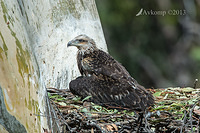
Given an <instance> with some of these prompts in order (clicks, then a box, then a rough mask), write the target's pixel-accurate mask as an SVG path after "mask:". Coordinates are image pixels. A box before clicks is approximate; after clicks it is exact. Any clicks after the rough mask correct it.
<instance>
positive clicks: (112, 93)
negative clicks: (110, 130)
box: [69, 35, 154, 111]
mask: <svg viewBox="0 0 200 133" xmlns="http://www.w3.org/2000/svg"><path fill="white" fill-rule="evenodd" d="M80 38H81V39H84V35H81V36H80V37H76V38H75V39H74V42H77V40H80ZM87 41H88V44H87V43H85V44H84V45H83V44H82V43H80V44H74V46H77V47H78V49H79V51H78V55H77V63H78V68H79V70H80V73H81V75H82V76H81V77H78V78H77V79H75V80H72V81H71V82H70V85H69V87H70V90H71V91H72V93H73V94H75V95H79V96H81V97H86V96H89V95H90V96H92V98H91V101H93V102H95V103H97V104H100V105H103V106H107V107H116V108H128V109H133V110H139V111H144V110H145V109H146V108H147V107H149V106H152V105H153V104H154V98H153V96H152V94H150V93H149V92H148V91H147V90H146V89H145V88H144V87H143V86H141V85H139V84H138V83H137V81H136V80H135V79H134V78H132V77H131V76H130V74H129V73H128V71H127V70H126V69H125V68H124V67H123V66H122V65H121V64H120V63H119V62H118V61H116V60H115V59H114V58H113V57H112V56H110V55H109V54H107V53H106V52H104V51H102V50H100V49H98V48H97V47H96V45H95V42H94V41H93V40H92V39H91V40H90V39H89V37H87V36H86V37H85V40H84V42H87ZM72 42H73V41H71V42H70V43H72ZM91 42H92V43H91ZM70 45H71V44H70ZM72 46H73V45H72Z"/></svg>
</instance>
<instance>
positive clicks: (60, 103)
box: [58, 102, 67, 106]
mask: <svg viewBox="0 0 200 133" xmlns="http://www.w3.org/2000/svg"><path fill="white" fill-rule="evenodd" d="M58 104H59V105H61V106H66V105H67V104H66V103H64V102H59V103H58Z"/></svg>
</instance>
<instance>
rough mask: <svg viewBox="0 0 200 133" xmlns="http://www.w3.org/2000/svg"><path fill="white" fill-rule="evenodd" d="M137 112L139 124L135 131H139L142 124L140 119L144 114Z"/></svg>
mask: <svg viewBox="0 0 200 133" xmlns="http://www.w3.org/2000/svg"><path fill="white" fill-rule="evenodd" d="M138 114H139V117H138V120H137V122H138V123H139V126H138V129H137V132H140V128H141V126H142V120H143V118H144V116H143V113H138Z"/></svg>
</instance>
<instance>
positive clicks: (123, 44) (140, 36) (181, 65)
mask: <svg viewBox="0 0 200 133" xmlns="http://www.w3.org/2000/svg"><path fill="white" fill-rule="evenodd" d="M184 2H186V1H173V2H172V1H140V0H136V1H133V0H126V1H120V0H112V1H108V0H96V3H97V7H98V11H99V15H100V18H101V22H102V26H103V29H104V33H105V38H106V41H107V44H108V49H109V52H110V54H111V55H112V56H113V57H114V58H115V59H117V60H118V61H119V62H121V63H122V64H123V65H124V66H125V67H126V69H128V71H129V72H130V74H131V75H132V76H133V77H135V78H136V80H137V81H138V82H139V83H142V84H143V85H144V86H145V87H152V86H153V87H156V88H157V87H168V86H185V85H187V86H191V85H192V83H193V81H194V78H200V75H199V67H200V61H199V60H200V45H199V44H200V40H199V33H200V31H199V30H198V31H197V30H195V29H199V28H200V26H199V21H200V19H199V18H200V12H199V10H200V5H199V4H197V3H195V2H192V1H187V2H188V3H184ZM193 4H194V5H193ZM184 5H187V6H184ZM190 6H191V7H190ZM141 8H143V9H144V10H149V11H150V10H153V11H169V10H174V11H178V10H181V11H184V10H185V11H186V14H187V15H169V14H166V15H165V16H159V15H141V16H136V14H137V13H138V12H139V11H140V10H141ZM192 11H193V12H192ZM190 21H191V22H190ZM194 27H196V28H194ZM180 77H181V78H180ZM184 77H187V78H184Z"/></svg>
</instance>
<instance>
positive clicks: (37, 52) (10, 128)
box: [0, 0, 107, 133]
mask: <svg viewBox="0 0 200 133" xmlns="http://www.w3.org/2000/svg"><path fill="white" fill-rule="evenodd" d="M0 2H1V4H0V5H1V6H0V26H1V27H0V132H6V131H7V132H15V133H16V132H20V133H23V132H44V129H47V130H48V131H50V130H52V131H59V129H58V128H56V126H55V124H53V122H54V121H55V119H52V117H54V116H53V112H52V110H51V108H50V106H48V105H49V102H48V99H47V98H46V88H48V87H55V88H61V89H63V88H68V84H69V82H70V81H71V80H72V79H74V78H76V77H77V76H78V75H79V71H78V67H77V64H76V51H77V49H76V48H71V47H70V48H67V42H68V41H69V40H71V39H72V38H74V37H75V36H77V35H79V34H87V35H88V36H90V37H91V38H93V39H94V40H95V41H96V42H97V44H98V47H99V48H101V49H103V50H105V51H106V50H107V48H106V43H105V40H104V36H103V32H102V28H101V24H100V20H99V16H98V12H97V9H96V5H95V2H94V0H87V1H86V0H85V1H82V0H81V1H77V0H60V1H57V0H49V1H48V0H34V1H21V0H1V1H0ZM53 125H54V126H53ZM57 127H58V126H57Z"/></svg>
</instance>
